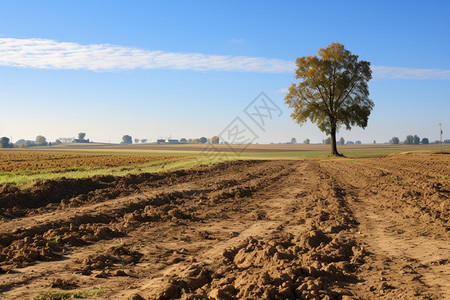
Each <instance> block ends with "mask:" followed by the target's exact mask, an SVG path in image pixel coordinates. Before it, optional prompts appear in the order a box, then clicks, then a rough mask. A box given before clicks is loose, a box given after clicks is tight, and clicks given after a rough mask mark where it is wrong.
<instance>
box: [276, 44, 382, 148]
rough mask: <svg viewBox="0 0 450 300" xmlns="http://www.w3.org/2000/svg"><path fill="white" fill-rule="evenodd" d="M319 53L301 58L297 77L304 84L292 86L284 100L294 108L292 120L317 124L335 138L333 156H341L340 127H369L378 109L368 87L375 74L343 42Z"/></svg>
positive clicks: (332, 142) (320, 50)
mask: <svg viewBox="0 0 450 300" xmlns="http://www.w3.org/2000/svg"><path fill="white" fill-rule="evenodd" d="M317 54H318V56H308V57H300V58H297V60H296V65H297V71H296V72H295V78H296V79H299V80H300V82H299V83H298V84H297V85H296V84H295V83H293V84H292V85H291V87H290V88H289V93H288V94H287V95H286V98H285V99H284V100H285V103H286V104H287V105H288V106H289V107H290V108H293V109H294V111H293V113H292V114H291V117H292V118H293V119H294V120H295V121H296V122H297V123H298V124H300V125H302V124H303V123H305V122H306V121H307V120H308V119H309V120H310V121H311V122H312V123H316V124H317V126H318V127H319V129H320V130H321V131H323V132H325V133H326V134H327V135H329V136H330V138H331V154H332V155H341V154H339V152H338V150H337V147H336V132H337V131H338V130H339V128H340V127H341V126H342V125H344V126H345V128H346V129H347V130H350V129H351V128H352V126H359V127H362V128H363V129H364V128H365V127H366V126H367V121H368V118H369V115H370V112H371V110H372V108H373V106H374V103H373V102H372V100H370V99H369V88H368V85H367V82H368V81H369V80H370V79H371V78H372V71H371V70H370V63H369V62H367V61H364V60H360V61H358V56H357V55H354V54H352V53H351V52H350V51H348V50H347V49H345V48H344V45H342V44H339V43H332V44H331V45H329V46H328V47H327V48H325V49H322V48H320V49H319V51H318V52H317Z"/></svg>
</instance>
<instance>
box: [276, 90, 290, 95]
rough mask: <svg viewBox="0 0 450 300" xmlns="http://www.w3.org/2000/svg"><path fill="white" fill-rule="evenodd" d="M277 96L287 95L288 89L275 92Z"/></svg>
mask: <svg viewBox="0 0 450 300" xmlns="http://www.w3.org/2000/svg"><path fill="white" fill-rule="evenodd" d="M276 93H277V94H287V93H289V89H279V90H277V91H276Z"/></svg>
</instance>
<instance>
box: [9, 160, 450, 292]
mask: <svg viewBox="0 0 450 300" xmlns="http://www.w3.org/2000/svg"><path fill="white" fill-rule="evenodd" d="M449 175H450V156H449V155H442V154H441V155H440V154H431V153H410V154H397V155H392V156H387V157H383V158H378V159H370V160H359V161H351V160H347V159H341V160H336V161H237V162H227V163H221V164H217V165H214V166H211V167H204V168H199V169H195V170H189V171H177V172H170V173H165V174H141V175H133V176H131V175H130V176H125V177H112V176H104V177H95V178H89V179H78V180H69V179H61V180H56V181H47V182H41V183H39V184H37V185H35V186H33V187H32V188H30V189H29V190H26V191H23V192H20V191H18V190H17V189H15V188H14V187H13V186H3V187H1V193H0V208H1V210H0V213H1V220H0V298H2V299H30V298H33V297H34V296H36V295H37V292H38V291H42V290H45V291H48V290H55V291H56V290H77V291H89V290H92V289H98V288H102V289H106V290H107V292H106V293H105V294H102V295H101V296H100V298H105V299H178V298H181V299H412V298H418V299H445V297H446V296H448V295H450V285H449V282H450V265H449V260H450V255H449V253H450V243H449V242H450V230H449V228H450V227H449V226H450V223H449V208H450V179H449Z"/></svg>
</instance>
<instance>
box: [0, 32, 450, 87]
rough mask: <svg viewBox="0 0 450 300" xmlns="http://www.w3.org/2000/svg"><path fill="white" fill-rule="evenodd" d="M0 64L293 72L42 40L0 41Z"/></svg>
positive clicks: (265, 64) (428, 73) (409, 75)
mask: <svg viewBox="0 0 450 300" xmlns="http://www.w3.org/2000/svg"><path fill="white" fill-rule="evenodd" d="M0 66H8V67H19V68H36V69H56V70H58V69H63V70H90V71H96V72H105V71H120V70H133V69H173V70H193V71H228V72H255V73H293V72H294V70H295V63H294V62H293V61H286V60H281V59H272V58H264V57H248V56H230V55H209V54H201V53H180V52H164V51H157V50H156V51H150V50H144V49H138V48H130V47H122V46H113V45H109V44H92V45H80V44H77V43H69V42H58V41H54V40H46V39H15V38H0ZM372 70H373V75H374V78H375V79H407V80H408V79H413V80H427V79H429V80H450V70H439V69H413V68H400V67H384V66H372Z"/></svg>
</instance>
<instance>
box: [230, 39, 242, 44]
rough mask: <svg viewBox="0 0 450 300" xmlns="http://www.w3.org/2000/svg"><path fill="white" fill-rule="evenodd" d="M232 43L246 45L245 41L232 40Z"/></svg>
mask: <svg viewBox="0 0 450 300" xmlns="http://www.w3.org/2000/svg"><path fill="white" fill-rule="evenodd" d="M230 42H232V43H235V44H242V43H245V39H232V40H231V41H230Z"/></svg>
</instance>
